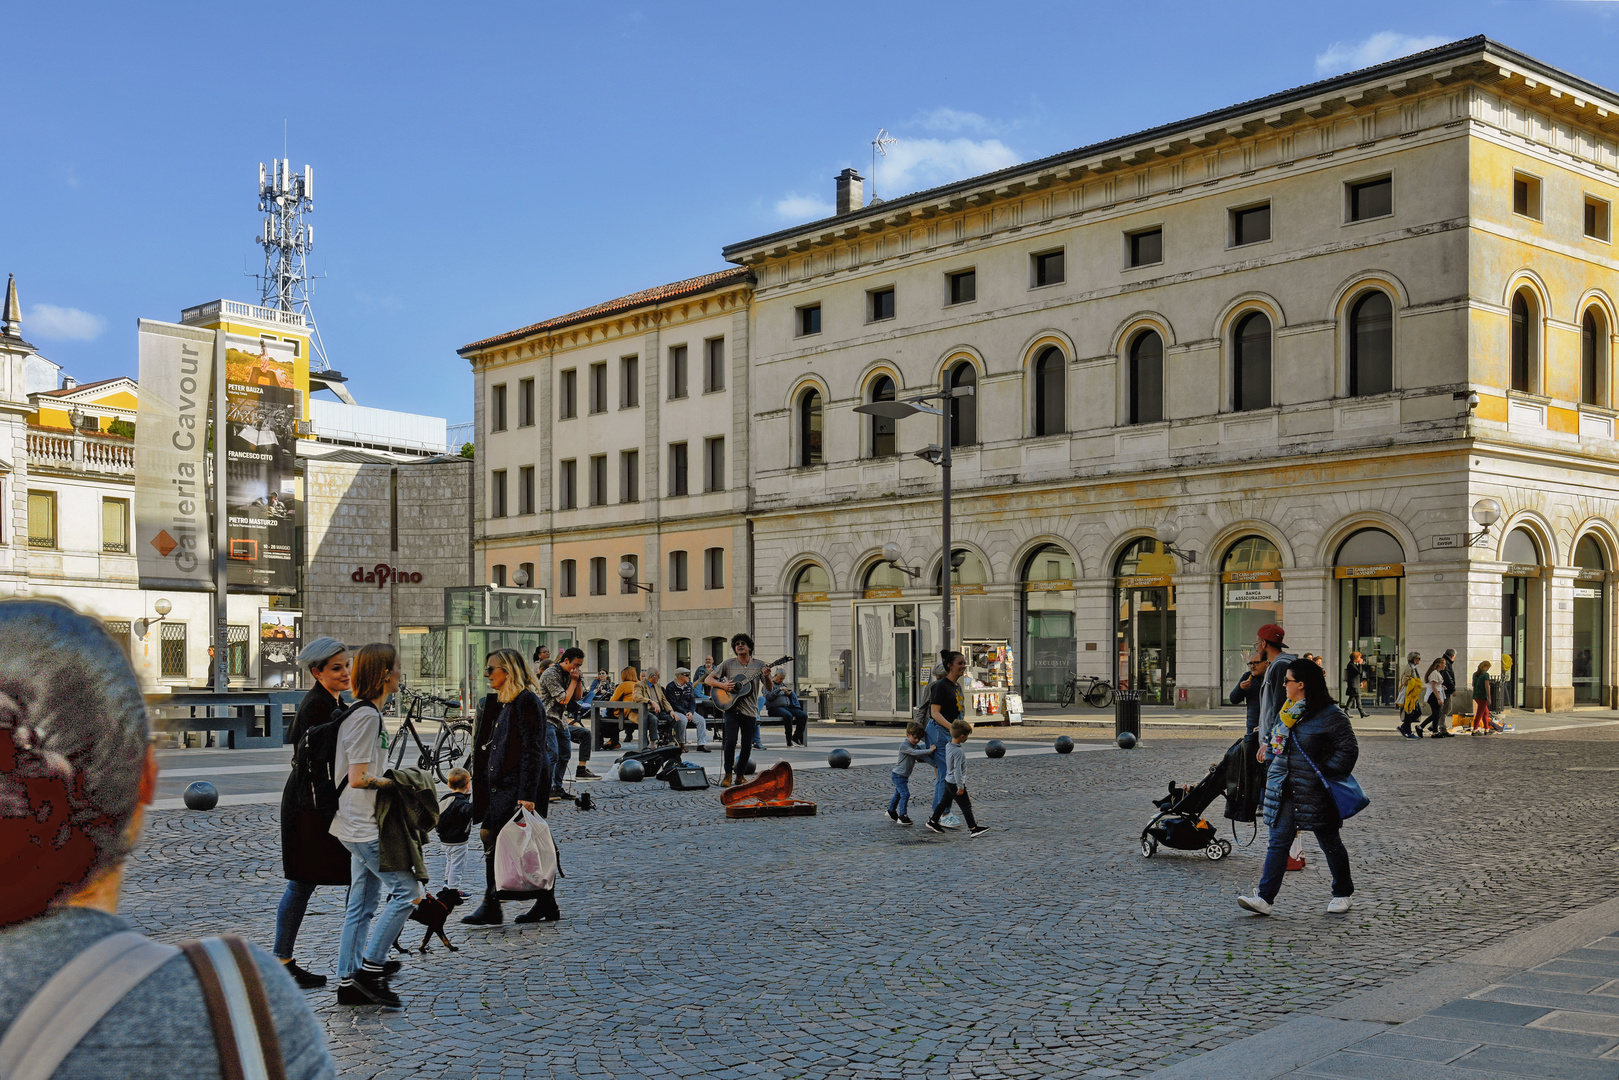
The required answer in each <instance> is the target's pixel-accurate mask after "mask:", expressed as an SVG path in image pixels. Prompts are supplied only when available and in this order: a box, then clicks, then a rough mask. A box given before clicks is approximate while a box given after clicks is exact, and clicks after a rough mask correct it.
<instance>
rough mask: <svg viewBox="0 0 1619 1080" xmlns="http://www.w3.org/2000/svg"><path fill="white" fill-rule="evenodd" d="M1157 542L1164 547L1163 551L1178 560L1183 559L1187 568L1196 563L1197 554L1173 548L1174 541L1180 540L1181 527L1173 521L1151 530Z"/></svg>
mask: <svg viewBox="0 0 1619 1080" xmlns="http://www.w3.org/2000/svg"><path fill="white" fill-rule="evenodd" d="M1153 532H1154V533H1156V534H1157V536H1158V539H1159V541H1160V542H1161V543H1162V544H1163V545H1164V551H1166V552H1168V553H1169V554H1171V555H1174V556H1176V557H1178V558H1181V559H1184V560H1185V561H1186V565H1187V566H1191V565H1192V564H1193V563H1195V562H1197V552H1195V551H1183V550H1182V549H1180V548H1178V547H1176V546H1175V541H1177V540H1179V539H1180V538H1181V527H1180V525H1178V524H1177V523H1175V522H1174V521H1166V522H1164V523H1163V524H1162V525H1159V526H1158V528H1156V529H1154V530H1153Z"/></svg>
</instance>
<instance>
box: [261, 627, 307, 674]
mask: <svg viewBox="0 0 1619 1080" xmlns="http://www.w3.org/2000/svg"><path fill="white" fill-rule="evenodd" d="M303 647H304V613H303V612H301V611H293V610H291V609H289V608H260V609H259V685H260V686H261V687H263V688H264V689H266V690H297V689H299V686H298V674H299V673H298V654H299V653H300V652H301V651H303Z"/></svg>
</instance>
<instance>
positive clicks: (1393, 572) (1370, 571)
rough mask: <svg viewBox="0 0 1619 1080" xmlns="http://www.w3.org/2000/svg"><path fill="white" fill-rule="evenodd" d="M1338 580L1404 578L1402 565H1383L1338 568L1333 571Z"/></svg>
mask: <svg viewBox="0 0 1619 1080" xmlns="http://www.w3.org/2000/svg"><path fill="white" fill-rule="evenodd" d="M1335 574H1336V576H1338V577H1340V578H1362V577H1405V564H1404V563H1384V564H1382V565H1381V566H1340V567H1338V568H1337V570H1336V571H1335Z"/></svg>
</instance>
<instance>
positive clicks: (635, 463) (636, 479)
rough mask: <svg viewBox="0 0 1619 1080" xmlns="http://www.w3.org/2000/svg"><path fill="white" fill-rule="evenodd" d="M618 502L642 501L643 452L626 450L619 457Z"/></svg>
mask: <svg viewBox="0 0 1619 1080" xmlns="http://www.w3.org/2000/svg"><path fill="white" fill-rule="evenodd" d="M618 501H619V502H626V503H632V502H640V501H641V451H639V450H626V451H624V452H623V453H621V454H619V455H618Z"/></svg>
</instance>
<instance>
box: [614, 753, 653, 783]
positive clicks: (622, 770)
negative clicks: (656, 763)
mask: <svg viewBox="0 0 1619 1080" xmlns="http://www.w3.org/2000/svg"><path fill="white" fill-rule="evenodd" d="M618 778H619V779H620V780H623V781H625V782H626V783H630V784H639V783H640V782H641V781H642V780H645V779H646V766H645V765H642V764H641V763H640V762H639V761H637V760H636V759H635V758H626V759H625V760H623V761H621V762H619V765H618Z"/></svg>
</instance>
